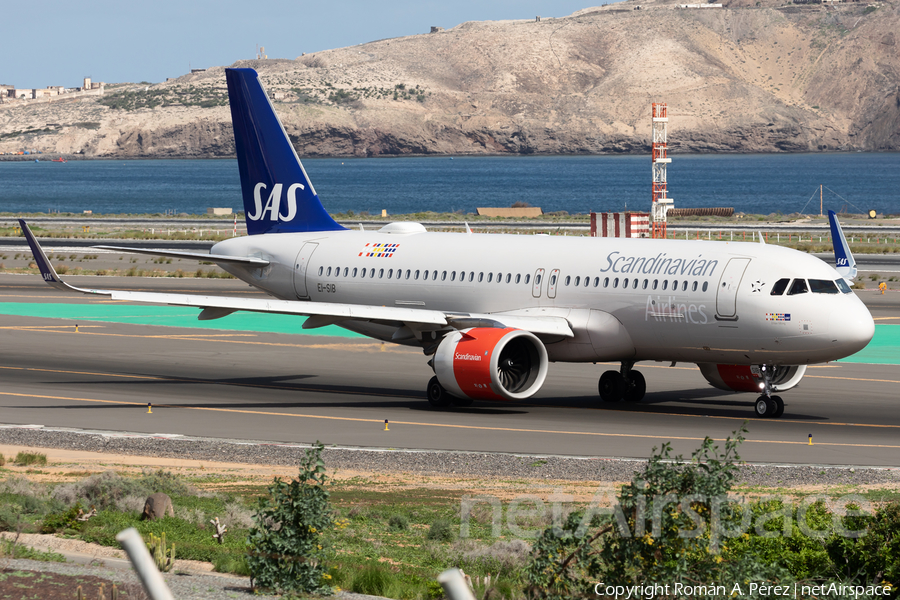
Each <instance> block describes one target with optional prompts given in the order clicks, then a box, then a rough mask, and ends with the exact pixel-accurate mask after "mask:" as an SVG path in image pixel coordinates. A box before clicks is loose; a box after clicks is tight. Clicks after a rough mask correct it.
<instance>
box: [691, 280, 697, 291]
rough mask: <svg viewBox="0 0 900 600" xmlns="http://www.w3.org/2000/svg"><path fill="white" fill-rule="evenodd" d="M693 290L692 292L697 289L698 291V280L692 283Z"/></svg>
mask: <svg viewBox="0 0 900 600" xmlns="http://www.w3.org/2000/svg"><path fill="white" fill-rule="evenodd" d="M691 291H692V292H696V291H697V282H696V281H695V282H694V283H692V284H691Z"/></svg>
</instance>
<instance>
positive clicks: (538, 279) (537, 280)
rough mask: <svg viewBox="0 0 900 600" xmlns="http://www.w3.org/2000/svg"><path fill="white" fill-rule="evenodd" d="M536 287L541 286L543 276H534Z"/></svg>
mask: <svg viewBox="0 0 900 600" xmlns="http://www.w3.org/2000/svg"><path fill="white" fill-rule="evenodd" d="M488 281H490V280H488ZM534 285H541V276H540V275H535V276H534Z"/></svg>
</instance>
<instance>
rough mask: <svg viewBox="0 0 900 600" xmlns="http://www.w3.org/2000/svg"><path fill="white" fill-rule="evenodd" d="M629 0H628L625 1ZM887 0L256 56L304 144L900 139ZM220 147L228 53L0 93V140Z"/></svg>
mask: <svg viewBox="0 0 900 600" xmlns="http://www.w3.org/2000/svg"><path fill="white" fill-rule="evenodd" d="M638 2H640V4H638ZM898 14H900V2H898V1H897V0H894V1H891V2H870V3H865V2H849V3H842V4H834V5H831V4H827V5H823V4H796V5H795V4H785V5H776V4H775V0H765V1H761V2H754V1H751V0H732V1H731V2H728V0H725V7H724V8H680V7H679V6H678V5H677V4H672V3H671V2H667V1H662V0H660V1H654V0H650V1H649V2H643V1H642V0H628V1H626V2H621V3H617V4H611V5H607V6H603V7H597V8H589V9H585V10H582V11H579V12H577V13H575V14H573V15H570V16H568V17H565V18H559V19H543V20H541V21H492V22H470V23H463V24H461V25H459V26H457V27H454V28H452V29H448V30H445V31H438V32H435V33H427V34H422V35H415V36H410V37H404V38H396V39H388V40H380V41H377V42H371V43H368V44H362V45H359V46H353V47H350V48H340V49H336V50H328V51H324V52H318V53H315V54H311V55H306V56H302V57H298V58H297V59H296V60H265V61H244V62H241V63H238V65H236V66H249V67H253V68H256V69H257V70H258V71H259V72H260V74H261V77H262V79H263V81H264V83H265V85H266V87H267V89H268V90H269V92H270V94H272V95H273V96H275V98H276V99H275V106H276V109H277V111H278V113H279V115H280V116H281V119H282V121H283V123H284V125H285V127H286V129H287V130H288V133H289V135H290V136H291V139H292V140H293V142H294V143H295V145H296V147H297V150H298V152H299V153H300V155H301V156H375V155H404V154H435V153H448V154H483V153H491V154H503V153H518V154H529V153H554V154H556V153H562V154H569V153H621V152H639V151H640V152H644V151H647V149H648V148H649V136H650V103H651V102H653V101H657V102H666V103H668V105H669V117H670V118H669V145H670V148H672V149H673V150H674V151H676V152H678V151H680V152H806V151H817V150H863V151H879V150H898V149H900V50H898V46H897V45H896V44H897V40H898V38H900V34H897V33H895V32H897V31H900V18H898ZM26 148H27V149H39V150H43V151H44V152H60V153H73V152H79V151H83V152H84V153H85V154H86V155H88V156H116V157H124V156H132V157H203V156H228V155H230V154H231V153H232V152H233V140H232V139H231V125H230V113H229V111H228V107H227V98H226V96H225V78H224V68H223V67H216V68H212V69H209V70H208V71H206V72H204V73H195V74H191V75H185V76H183V77H180V78H178V79H175V80H172V81H169V82H166V83H161V84H156V85H150V86H146V85H141V86H137V85H121V86H113V87H111V88H108V89H107V92H106V94H105V96H104V97H102V98H89V99H83V100H78V101H74V100H73V101H59V102H54V103H50V104H30V105H24V106H22V105H17V106H10V105H3V106H2V107H0V151H7V152H8V151H14V150H21V149H26Z"/></svg>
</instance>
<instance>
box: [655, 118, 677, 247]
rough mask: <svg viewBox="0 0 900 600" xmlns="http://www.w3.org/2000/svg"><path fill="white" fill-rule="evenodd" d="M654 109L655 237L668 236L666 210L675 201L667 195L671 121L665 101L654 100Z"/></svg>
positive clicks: (670, 160)
mask: <svg viewBox="0 0 900 600" xmlns="http://www.w3.org/2000/svg"><path fill="white" fill-rule="evenodd" d="M652 109H653V151H652V154H651V159H652V161H653V202H652V203H651V205H650V221H651V222H652V226H653V237H654V238H665V237H666V212H668V210H669V209H670V208H672V205H673V204H674V201H673V200H672V199H671V198H669V197H667V196H666V192H667V189H666V165H668V164H669V163H670V162H672V159H671V158H669V157H668V154H667V150H666V126H667V125H668V123H669V117H668V112H667V110H666V104H665V102H654V103H653V104H652Z"/></svg>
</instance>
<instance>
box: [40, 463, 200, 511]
mask: <svg viewBox="0 0 900 600" xmlns="http://www.w3.org/2000/svg"><path fill="white" fill-rule="evenodd" d="M156 492H162V493H164V494H168V495H169V496H190V495H195V494H196V493H197V490H196V488H194V487H193V486H192V485H190V484H188V483H186V482H185V481H184V480H182V479H180V478H179V477H178V476H177V475H174V474H173V473H170V472H169V471H163V470H162V469H160V470H158V471H147V472H145V473H143V474H142V476H141V477H138V478H131V477H122V476H121V475H119V474H118V473H116V472H115V471H104V472H103V473H98V474H96V475H91V476H90V477H86V478H85V479H82V480H81V481H78V482H75V483H66V484H63V485H58V486H56V488H55V489H54V490H53V497H54V498H56V499H58V500H60V501H62V502H64V503H65V504H67V505H71V504H74V503H75V502H78V501H84V503H85V504H87V505H92V506H96V507H97V509H98V510H99V509H104V508H112V507H115V506H119V505H120V504H121V505H127V507H128V508H135V507H137V504H138V503H140V508H137V510H138V511H140V510H143V508H144V504H143V502H144V500H146V498H147V496H149V495H150V494H155V493H156ZM126 499H127V500H126Z"/></svg>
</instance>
